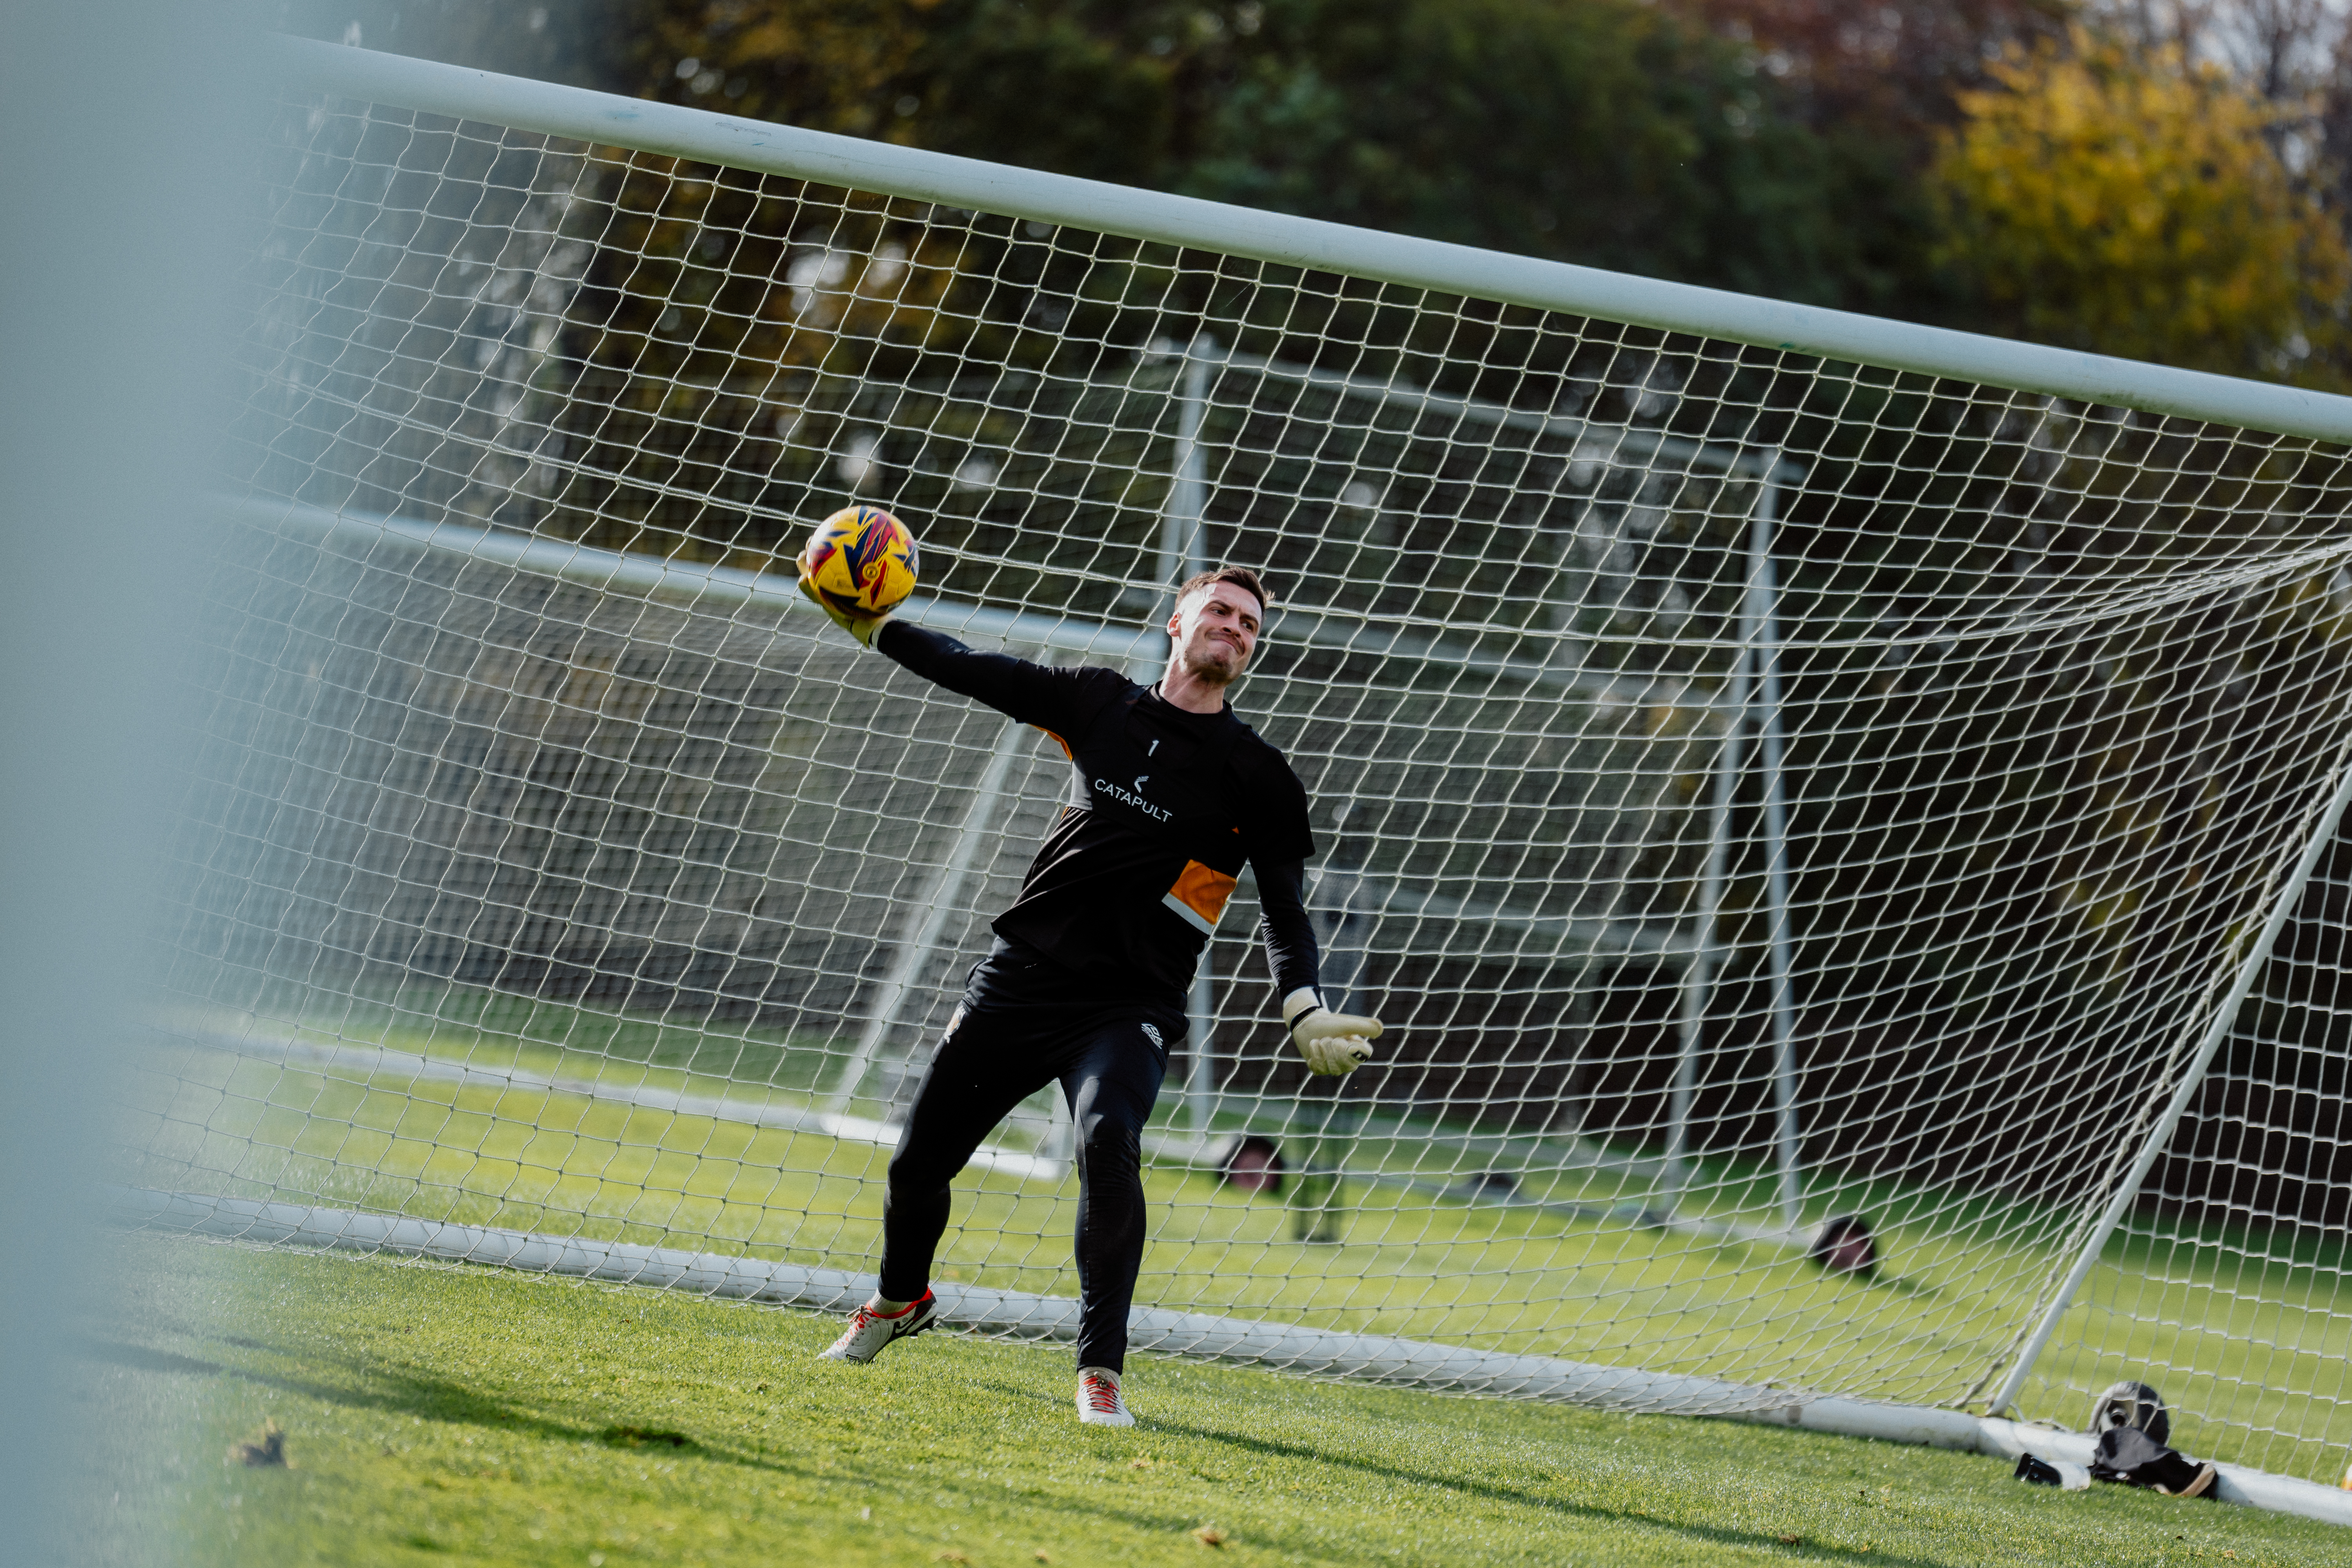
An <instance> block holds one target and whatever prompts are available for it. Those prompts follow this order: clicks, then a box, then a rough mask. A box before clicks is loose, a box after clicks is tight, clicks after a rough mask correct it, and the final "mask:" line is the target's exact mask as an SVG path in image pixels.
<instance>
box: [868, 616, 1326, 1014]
mask: <svg viewBox="0 0 2352 1568" xmlns="http://www.w3.org/2000/svg"><path fill="white" fill-rule="evenodd" d="M874 646H875V647H877V649H879V650H880V651H881V652H882V653H884V654H886V655H887V656H888V657H889V658H892V659H894V660H896V661H897V662H898V663H899V664H901V665H904V666H905V667H906V668H908V669H910V670H913V671H914V672H915V673H916V674H917V675H919V676H921V677H923V678H924V679H927V680H929V681H932V682H935V683H936V684H938V685H940V686H944V687H946V688H947V689H949V690H950V691H955V692H961V694H962V695H964V696H966V697H970V698H973V699H975V700H978V701H981V702H984V703H986V704H987V705H988V706H989V707H991V708H993V709H995V710H997V711H998V712H1000V713H1003V714H1004V715H1005V716H1006V717H1008V718H1010V719H1013V720H1014V721H1018V722H1020V723H1024V724H1033V725H1034V726H1036V727H1037V728H1038V729H1040V730H1043V731H1045V733H1046V734H1048V735H1050V736H1052V737H1053V738H1054V740H1055V741H1056V742H1059V743H1060V745H1061V747H1062V750H1063V752H1065V753H1066V755H1067V756H1068V757H1069V759H1070V795H1069V798H1068V800H1067V801H1066V803H1065V804H1064V805H1063V807H1062V812H1061V815H1060V816H1058V817H1056V818H1055V823H1054V828H1053V831H1052V832H1050V833H1049V834H1047V835H1046V837H1045V844H1044V846H1043V847H1040V848H1039V849H1038V851H1037V857H1036V858H1035V859H1034V860H1032V861H1031V862H1030V863H1029V873H1028V875H1027V876H1026V877H1025V878H1024V879H1023V880H1022V883H1021V896H1020V897H1019V898H1017V899H1015V900H1013V906H1012V907H1011V908H1010V909H1008V910H1005V911H1004V912H1003V914H1001V915H999V916H997V917H996V921H995V922H994V923H995V931H996V933H997V934H998V935H999V936H1002V937H1005V938H1008V939H1010V940H1012V941H1014V942H1024V943H1026V944H1027V945H1029V946H1030V947H1033V948H1034V949H1036V950H1037V951H1038V952H1042V953H1044V954H1045V956H1046V957H1047V958H1049V959H1052V960H1053V961H1054V962H1055V963H1059V964H1061V965H1063V966H1064V967H1065V968H1067V969H1070V970H1072V971H1074V972H1075V973H1076V974H1077V975H1080V976H1083V977H1084V982H1085V984H1086V986H1087V989H1088V990H1090V991H1092V990H1097V989H1099V990H1105V991H1109V992H1114V993H1125V994H1130V995H1137V996H1138V997H1139V999H1141V998H1148V997H1150V996H1151V995H1152V994H1154V993H1158V994H1160V996H1161V997H1163V998H1164V997H1166V996H1167V995H1169V994H1173V995H1174V996H1176V997H1180V998H1181V996H1182V995H1183V994H1184V993H1186V992H1187V991H1189V990H1190V989H1191V988H1192V975H1193V972H1194V970H1195V969H1196V967H1197V966H1198V964H1199V962H1200V955H1201V949H1202V945H1203V944H1205V943H1206V942H1208V940H1209V937H1210V935H1211V933H1212V932H1213V931H1215V929H1216V925H1217V921H1218V917H1220V916H1221V915H1223V913H1224V909H1225V902H1226V900H1228V899H1229V898H1231V896H1232V894H1233V890H1234V882H1235V879H1237V878H1238V877H1239V876H1240V874H1241V869H1242V866H1243V864H1244V862H1247V863H1248V865H1249V866H1250V867H1251V868H1253V869H1255V872H1256V874H1257V892H1258V903H1259V906H1260V907H1261V908H1262V909H1263V910H1265V924H1264V926H1263V927H1262V928H1261V929H1262V931H1263V935H1264V938H1265V955H1266V960H1267V962H1268V963H1270V964H1271V965H1272V967H1273V970H1274V984H1275V994H1276V995H1277V996H1287V995H1289V994H1291V993H1292V992H1293V991H1296V990H1297V989H1298V988H1299V987H1300V986H1311V985H1313V984H1316V980H1317V969H1318V959H1317V955H1316V951H1315V931H1314V928H1313V926H1312V925H1310V924H1309V923H1308V921H1307V905H1306V900H1305V878H1306V869H1307V857H1308V856H1310V855H1312V854H1314V853H1315V836H1314V834H1313V832H1312V831H1311V830H1310V828H1309V826H1308V825H1307V787H1306V786H1305V785H1304V784H1300V783H1299V782H1298V775H1297V773H1293V772H1292V771H1291V767H1290V763H1288V762H1287V761H1286V760H1285V759H1284V757H1283V754H1282V753H1281V752H1278V751H1276V749H1275V748H1274V747H1272V746H1270V745H1268V744H1267V743H1266V742H1265V741H1263V740H1261V739H1260V738H1259V737H1258V734H1257V732H1256V731H1254V730H1252V729H1251V728H1250V727H1249V726H1248V725H1246V724H1244V723H1243V722H1242V721H1240V720H1239V719H1237V718H1235V717H1234V710H1233V708H1232V706H1231V704H1228V705H1227V706H1226V707H1225V709H1224V710H1223V712H1221V713H1192V712H1187V711H1186V710H1183V709H1181V708H1179V707H1177V706H1176V705H1175V704H1174V703H1172V702H1169V701H1167V700H1165V699H1163V698H1161V697H1160V693H1159V691H1158V690H1157V689H1154V688H1151V687H1147V686H1140V685H1138V684H1137V683H1136V682H1134V681H1132V680H1129V679H1127V677H1125V676H1124V675H1121V674H1120V673H1118V671H1117V670H1115V669H1101V668H1076V669H1058V668H1049V667H1047V666H1045V665H1038V664H1031V663H1029V662H1028V661H1027V660H1026V659H1019V658H1013V657H1012V656H1010V655H1009V654H1001V653H979V652H975V651H974V650H972V649H971V648H969V647H965V646H964V645H963V644H961V643H960V642H958V641H956V639H955V638H953V637H946V636H943V635H941V634H940V633H938V632H934V631H928V630H925V629H924V628H923V627H921V626H908V624H906V623H905V622H903V621H890V622H887V623H885V624H884V626H882V627H881V629H880V631H879V633H878V634H877V637H875V639H874Z"/></svg>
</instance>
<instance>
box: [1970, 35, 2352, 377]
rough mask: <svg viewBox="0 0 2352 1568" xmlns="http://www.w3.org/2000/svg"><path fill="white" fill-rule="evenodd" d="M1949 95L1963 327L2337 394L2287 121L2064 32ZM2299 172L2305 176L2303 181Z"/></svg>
mask: <svg viewBox="0 0 2352 1568" xmlns="http://www.w3.org/2000/svg"><path fill="white" fill-rule="evenodd" d="M1993 77H1994V79H1995V85H1993V86H1990V87H1988V88H1984V89H1979V90H1976V91H1970V92H1966V93H1962V94H1961V95H1960V107H1961V110H1962V114H1963V121H1962V122H1961V124H1960V125H1959V126H1958V127H1957V128H1955V129H1954V130H1953V131H1951V132H1948V133H1947V134H1946V136H1945V137H1944V139H1943V144H1942V148H1941V151H1940V153H1939V155H1938V157H1937V162H1936V166H1935V181H1936V187H1937V198H1938V205H1939V208H1940V211H1941V215H1942V223H1943V228H1944V237H1943V240H1942V244H1941V247H1940V257H1941V259H1942V260H1943V262H1944V264H1945V265H1947V266H1948V267H1949V268H1952V269H1953V271H1954V272H1955V273H1957V274H1958V279H1959V281H1960V282H1961V284H1962V286H1963V287H1964V288H1965V289H1967V290H1968V291H1969V293H1970V294H1971V295H1972V296H1973V297H1974V298H1975V299H1976V300H1978V301H1979V306H1980V308H1981V310H1982V312H1983V314H1982V318H1981V324H1983V325H1985V326H1989V327H1991V328H1994V329H1995V330H1999V331H2007V332H2010V333H2012V334H2015V335H2017V336H2021V337H2025V338H2031V339H2033V340H2036V341H2038V342H2053V343H2061V344H2064V345H2067V346H2070V347H2076V348H2086V349H2095V350H2097V351H2099V352H2101V353H2112V354H2122V355H2126V356H2128V357H2131V358H2135V359H2147V360H2155V361H2158V362H2159V363H2165V364H2174V365H2182V366H2187V367H2189V368H2192V369H2198V370H2211V371H2221V372H2226V373H2230V374H2240V375H2257V376H2263V377H2265V378H2269V379H2275V380H2291V381H2297V382H2304V383H2309V384H2342V383H2343V382H2344V381H2345V379H2346V376H2345V363H2346V349H2347V331H2346V330H2345V323H2344V295H2345V291H2346V289H2347V284H2352V258H2348V257H2347V249H2346V246H2345V241H2344V237H2343V234H2342V231H2341V230H2340V229H2339V228H2338V226H2336V223H2335V221H2334V219H2333V217H2332V216H2331V215H2330V214H2329V213H2328V212H2327V211H2326V209H2325V208H2324V207H2323V205H2321V202H2320V199H2319V196H2318V195H2317V182H2316V181H2314V180H2309V179H2306V178H2305V177H2302V175H2301V174H2298V171H2297V170H2295V169H2294V168H2291V167H2290V166H2289V162H2288V157H2287V156H2286V155H2284V153H2283V151H2282V149H2283V148H2285V147H2289V146H2291V145H2292V134H2293V128H2292V126H2291V125H2290V123H2289V122H2288V121H2285V120H2284V119H2283V115H2284V113H2285V112H2286V111H2285V110H2282V109H2281V107H2280V106H2278V105H2277V104H2274V103H2266V102H2263V101H2262V100H2258V99H2256V98H2254V97H2253V96H2252V95H2251V94H2249V93H2248V92H2247V91H2246V90H2245V89H2243V88H2242V87H2241V86H2239V85H2238V84H2237V83H2236V82H2234V81H2233V80H2232V79H2231V78H2230V77H2229V76H2228V75H2227V74H2226V73H2224V72H2223V71H2221V69H2219V68H2215V67H2212V66H2210V65H2205V64H2200V63H2197V62H2193V61H2189V60H2187V59H2185V58H2182V56H2181V55H2180V53H2179V51H2178V50H2177V49H2169V48H2157V49H2135V48H2131V47H2126V46H2124V45H2121V44H2118V43H2116V42H2113V41H2110V40H2107V39H2103V38H2101V37H2097V36H2095V35H2093V34H2091V33H2088V32H2085V31H2083V30H2080V29H2077V30H2076V31H2074V33H2073V35H2072V36H2071V37H2070V38H2069V39H2068V41H2067V43H2066V44H2065V45H2064V46H2063V47H2054V46H2044V47H2041V48H2038V49H2036V50H2034V51H2032V53H2030V54H2028V53H2017V54H2012V55H2011V57H2010V58H2008V59H2006V60H2004V61H2002V62H2001V63H2000V64H1999V65H1998V66H1996V67H1995V68H1994V69H1993ZM2306 173H2307V171H2306Z"/></svg>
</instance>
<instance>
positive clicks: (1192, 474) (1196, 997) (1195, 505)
mask: <svg viewBox="0 0 2352 1568" xmlns="http://www.w3.org/2000/svg"><path fill="white" fill-rule="evenodd" d="M1219 357H1220V353H1219V350H1218V347H1217V340H1216V339H1214V338H1213V337H1210V336H1208V335H1207V334H1206V333H1202V335H1201V336H1199V337H1196V338H1194V339H1193V340H1192V343H1191V345H1190V346H1189V347H1187V348H1186V349H1185V351H1184V364H1183V368H1182V369H1181V371H1179V372H1178V373H1177V383H1176V385H1177V395H1176V451H1175V455H1174V456H1175V460H1174V462H1173V463H1171V465H1170V468H1171V474H1170V478H1169V485H1168V510H1166V511H1165V512H1164V513H1163V514H1162V515H1161V517H1160V584H1161V586H1162V587H1163V588H1164V589H1165V590H1166V592H1167V595H1168V597H1167V599H1166V601H1165V603H1166V604H1167V605H1168V607H1169V609H1170V610H1171V611H1172V610H1173V609H1174V608H1175V598H1176V588H1177V585H1178V584H1181V583H1182V582H1183V581H1184V580H1185V579H1186V578H1188V577H1191V576H1192V575H1193V574H1196V573H1199V572H1202V571H1203V570H1205V569H1206V557H1207V546H1206V543H1205V538H1206V535H1207V531H1208V526H1207V518H1208V511H1209V462H1208V455H1207V454H1206V453H1205V452H1204V451H1202V447H1201V424H1202V419H1203V417H1204V416H1206V414H1207V411H1208V405H1209V374H1210V372H1211V371H1212V370H1213V369H1214V368H1215V363H1216V361H1217V360H1218V358H1219ZM1157 673H1158V672H1157V671H1154V672H1153V674H1154V675H1156V674H1157ZM1139 679H1150V677H1139ZM1184 1011H1185V1031H1184V1037H1185V1039H1184V1053H1185V1062H1184V1116H1185V1121H1186V1122H1187V1123H1188V1124H1189V1125H1190V1127H1191V1129H1192V1131H1193V1132H1194V1133H1196V1134H1198V1135H1200V1136H1202V1137H1206V1136H1207V1135H1208V1131H1209V1102H1210V1097H1211V1093H1212V1087H1211V1085H1210V1083H1209V1047H1210V1041H1211V1039H1212V1037H1213V1034H1214V1031H1215V1027H1216V1016H1217V993H1216V985H1215V983H1214V982H1213V981H1212V980H1211V979H1210V978H1209V950H1208V949H1206V948H1204V949H1202V952H1201V967H1200V968H1199V970H1198V971H1196V972H1195V973H1194V974H1193V976H1192V994H1191V996H1190V997H1189V998H1187V1000H1186V1002H1185V1007H1184Z"/></svg>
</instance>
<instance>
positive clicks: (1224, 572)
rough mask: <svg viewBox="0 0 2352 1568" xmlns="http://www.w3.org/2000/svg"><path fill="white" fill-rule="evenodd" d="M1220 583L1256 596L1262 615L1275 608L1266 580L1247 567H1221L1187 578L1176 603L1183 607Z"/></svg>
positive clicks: (1177, 592)
mask: <svg viewBox="0 0 2352 1568" xmlns="http://www.w3.org/2000/svg"><path fill="white" fill-rule="evenodd" d="M1219 583H1231V584H1233V585H1234V587H1236V588H1239V589H1241V590H1242V591H1244V593H1247V594H1249V595H1253V596H1255V598H1256V600H1257V607H1258V613H1259V614H1260V615H1264V614H1265V612H1267V611H1269V610H1271V609H1273V608H1274V595H1271V594H1269V593H1267V592H1266V591H1265V580H1264V579H1263V578H1261V577H1259V576H1258V574H1256V573H1255V572H1253V571H1251V570H1250V569H1249V568H1248V567H1246V566H1220V567H1218V568H1217V569H1216V570H1214V571H1213V572H1203V573H1201V574H1199V575H1197V576H1192V577H1187V578H1186V579H1185V580H1184V585H1183V586H1182V587H1181V588H1179V589H1177V590H1176V603H1177V604H1178V605H1180V606H1181V605H1182V604H1183V603H1184V601H1185V600H1187V599H1189V598H1191V597H1192V595H1195V594H1198V593H1202V592H1204V591H1206V590H1207V589H1210V588H1213V587H1214V586H1215V585H1216V584H1219Z"/></svg>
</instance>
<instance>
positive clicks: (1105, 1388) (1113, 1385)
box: [1078, 1366, 1135, 1426]
mask: <svg viewBox="0 0 2352 1568" xmlns="http://www.w3.org/2000/svg"><path fill="white" fill-rule="evenodd" d="M1078 1420H1079V1421H1080V1422H1082V1423H1083V1424H1085V1425H1086V1426H1134V1425H1135V1417H1134V1416H1132V1415H1129V1414H1128V1413H1127V1401H1126V1400H1125V1399H1123V1398H1121V1397H1120V1396H1119V1392H1118V1373H1115V1372H1113V1371H1111V1370H1110V1369H1109V1368H1108V1367H1104V1366H1082V1367H1080V1368H1078Z"/></svg>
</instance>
